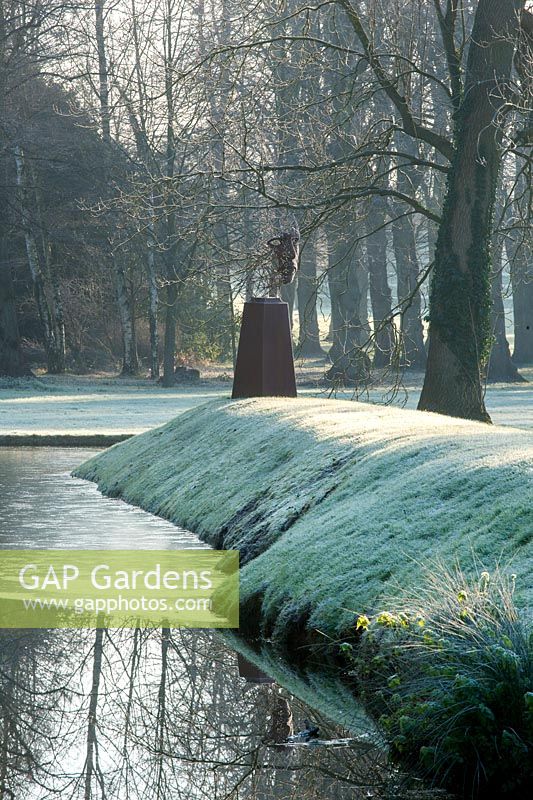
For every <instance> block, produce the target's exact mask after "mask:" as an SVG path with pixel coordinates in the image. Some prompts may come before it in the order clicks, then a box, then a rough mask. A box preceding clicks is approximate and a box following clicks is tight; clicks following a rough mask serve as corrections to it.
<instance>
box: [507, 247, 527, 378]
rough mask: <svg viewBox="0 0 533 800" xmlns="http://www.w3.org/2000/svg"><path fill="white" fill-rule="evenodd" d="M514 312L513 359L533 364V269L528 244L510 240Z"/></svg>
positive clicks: (509, 250)
mask: <svg viewBox="0 0 533 800" xmlns="http://www.w3.org/2000/svg"><path fill="white" fill-rule="evenodd" d="M507 247H508V257H509V262H510V265H511V282H512V288H513V312H514V349H513V361H514V362H515V363H516V364H533V269H532V268H531V262H530V263H528V259H527V258H526V257H525V255H526V245H525V244H524V243H522V244H519V245H518V246H517V245H515V244H514V243H511V242H508V244H507Z"/></svg>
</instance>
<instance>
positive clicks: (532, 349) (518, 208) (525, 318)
mask: <svg viewBox="0 0 533 800" xmlns="http://www.w3.org/2000/svg"><path fill="white" fill-rule="evenodd" d="M531 81H532V92H533V78H531ZM531 114H532V116H533V112H531ZM532 121H533V120H532ZM516 172H517V174H516V188H515V197H514V203H513V216H514V217H515V219H518V220H522V221H524V222H525V221H526V220H529V221H530V218H531V212H530V207H531V206H530V204H531V201H532V187H531V186H528V184H527V181H526V178H525V175H524V174H523V173H522V172H521V171H520V165H519V164H518V160H517V165H516ZM528 234H530V231H529V230H526V232H525V233H524V234H521V233H520V231H515V232H514V235H513V238H510V237H509V236H507V237H506V238H505V247H506V253H507V259H508V261H509V270H510V273H511V286H512V290H513V315H514V350H513V361H514V362H515V364H533V244H532V242H531V236H530V235H529V238H528Z"/></svg>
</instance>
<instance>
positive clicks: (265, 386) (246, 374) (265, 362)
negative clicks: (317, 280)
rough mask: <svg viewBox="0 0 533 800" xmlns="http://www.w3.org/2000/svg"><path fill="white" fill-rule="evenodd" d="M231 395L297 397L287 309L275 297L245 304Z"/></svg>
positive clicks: (253, 299)
mask: <svg viewBox="0 0 533 800" xmlns="http://www.w3.org/2000/svg"><path fill="white" fill-rule="evenodd" d="M231 396H232V397H233V398H234V399H236V398H238V397H296V380H295V377H294V359H293V355H292V341H291V329H290V325H289V307H288V305H287V303H284V302H282V301H281V300H278V298H277V297H254V298H252V300H250V301H249V302H247V303H245V304H244V313H243V317H242V325H241V335H240V338H239V350H238V353H237V365H236V367H235V378H234V380H233V393H232V395H231Z"/></svg>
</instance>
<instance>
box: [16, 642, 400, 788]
mask: <svg viewBox="0 0 533 800" xmlns="http://www.w3.org/2000/svg"><path fill="white" fill-rule="evenodd" d="M0 647H1V649H0V797H1V798H2V800H4V799H7V798H17V800H19V799H23V800H25V799H26V798H28V799H29V800H40V798H49V797H52V796H57V797H61V800H69V799H70V798H83V800H90V799H91V798H102V800H103V799H104V798H108V800H111V799H112V800H122V799H123V800H130V798H131V800H138V799H140V798H148V797H149V798H151V799H152V800H181V798H183V800H185V799H186V800H196V798H198V800H200V798H209V800H222V798H235V799H237V798H243V800H244V798H246V800H267V798H268V800H270V799H271V798H278V799H279V800H293V799H294V800H296V799H298V800H306V798H309V800H311V798H313V800H317V799H319V798H327V799H328V800H348V798H359V797H360V798H363V797H365V798H366V797H369V796H373V797H390V796H391V795H390V794H387V793H386V786H387V785H388V783H389V773H388V771H387V768H386V765H385V763H384V758H383V755H382V754H381V751H380V750H379V749H377V748H376V747H375V746H373V745H371V744H370V743H369V742H365V741H355V740H351V744H350V746H349V747H343V748H338V747H327V746H323V747H318V746H314V747H313V746H311V744H310V743H309V746H296V745H295V743H294V741H293V742H292V744H291V743H290V737H291V736H292V737H293V740H294V736H295V734H294V731H301V730H304V729H305V725H306V723H305V722H304V720H307V719H310V720H312V721H313V722H312V724H313V726H318V727H319V728H320V736H321V739H322V740H323V741H326V742H327V741H328V740H333V741H343V740H344V741H350V740H347V739H346V737H347V736H348V734H347V732H346V731H345V730H342V729H340V728H338V727H337V726H335V725H332V724H331V723H329V722H328V721H327V720H326V719H324V718H323V717H322V716H321V715H320V714H318V713H317V712H316V711H315V710H313V709H310V708H309V707H307V706H305V704H303V703H301V702H300V701H299V700H297V699H295V698H294V697H293V696H291V695H290V694H289V693H288V692H287V691H286V690H284V689H282V688H281V687H280V686H278V685H277V684H275V683H272V682H265V681H263V682H261V683H255V682H254V683H251V682H250V681H249V680H247V679H246V677H241V676H240V675H239V669H238V663H237V656H236V654H235V653H234V652H233V651H231V650H230V649H228V648H227V647H226V646H225V644H224V642H223V641H222V639H221V637H220V636H218V635H215V634H212V633H211V632H206V631H185V630H183V631H182V630H172V631H170V630H163V631H150V630H129V631H116V630H113V631H111V630H110V631H107V630H99V631H72V630H68V631H15V632H8V631H4V632H3V633H2V635H1V637H0ZM369 791H370V794H369Z"/></svg>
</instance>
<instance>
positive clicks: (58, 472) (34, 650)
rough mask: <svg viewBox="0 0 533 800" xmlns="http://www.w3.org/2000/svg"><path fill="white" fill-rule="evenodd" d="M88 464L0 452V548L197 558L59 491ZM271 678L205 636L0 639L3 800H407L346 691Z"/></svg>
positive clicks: (178, 539) (168, 531) (184, 538)
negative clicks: (175, 553) (173, 553)
mask: <svg viewBox="0 0 533 800" xmlns="http://www.w3.org/2000/svg"><path fill="white" fill-rule="evenodd" d="M93 452H94V451H89V450H82V449H69V450H60V449H55V448H43V449H31V448H27V449H25V448H13V449H8V448H6V449H0V547H1V548H4V549H6V548H86V549H87V548H116V549H120V548H132V547H138V548H140V549H147V548H157V549H167V548H189V547H204V546H205V545H203V544H202V543H201V542H200V541H199V540H198V539H197V538H196V537H195V536H194V535H193V534H191V533H189V532H188V531H185V530H182V529H180V528H177V527H176V526H174V525H172V524H170V523H168V522H165V521H163V520H160V519H158V518H156V517H153V516H151V515H150V514H147V513H145V512H143V511H140V510H138V509H134V508H132V507H131V506H128V505H127V504H125V503H123V502H122V501H119V500H112V499H108V498H104V497H102V496H101V495H100V494H99V493H98V491H97V490H96V488H95V487H94V486H93V485H92V484H90V483H87V482H85V481H81V480H78V479H75V478H72V477H71V476H70V471H71V470H72V469H73V468H74V467H76V466H77V465H78V464H80V463H81V462H82V461H84V460H85V459H86V458H88V457H89V456H90V455H91V454H92V453H93ZM248 655H249V654H248ZM264 663H266V662H261V666H262V667H263V668H265V667H264ZM270 665H271V666H272V672H277V674H278V679H279V675H282V676H285V677H284V678H282V679H281V683H277V682H275V681H274V680H273V679H272V678H271V677H270V676H269V675H268V674H265V673H264V672H262V671H261V670H259V669H258V668H257V667H254V665H253V664H251V663H250V662H249V661H247V660H246V659H245V658H243V656H242V655H237V653H236V652H235V651H234V650H233V649H232V647H230V646H229V645H228V643H227V641H225V640H224V639H223V638H222V637H221V636H219V635H218V634H216V633H214V632H212V631H200V630H198V631H194V630H193V631H191V630H179V629H178V630H163V631H160V630H159V631H158V630H156V631H150V630H125V631H117V630H109V631H83V630H82V631H75V630H65V631H44V630H42V631H7V630H4V631H1V632H0V798H2V800H4V798H17V799H18V798H22V800H26V798H27V799H28V800H42V799H44V798H52V797H54V798H58V797H59V798H62V799H63V798H76V799H77V798H83V800H91V798H98V799H99V800H100V799H101V800H130V798H131V800H141V798H143V799H144V798H146V799H147V800H148V798H149V799H150V800H181V799H182V798H183V800H185V799H186V800H197V799H198V800H204V799H205V800H223V799H224V800H230V798H232V799H233V800H238V799H239V798H242V800H267V798H277V800H306V799H307V798H309V800H311V798H314V799H315V800H326V798H327V799H328V800H348V798H368V797H376V798H385V797H388V798H391V797H403V796H404V795H403V794H401V793H398V792H396V791H395V790H393V789H392V784H391V781H392V783H393V784H394V783H395V781H396V777H395V776H394V775H393V774H392V773H391V772H390V770H389V768H388V767H387V765H386V764H385V759H384V756H383V752H382V749H381V747H379V746H377V745H376V744H375V743H373V741H372V740H371V738H370V737H369V736H368V734H367V733H365V732H364V731H363V730H362V728H361V717H360V710H359V709H358V708H357V706H356V704H355V703H353V705H352V704H351V700H350V699H349V698H350V697H351V696H350V695H349V693H348V692H347V691H344V694H343V691H342V690H339V689H338V687H335V686H334V685H333V684H334V682H333V683H331V681H330V679H329V677H328V678H327V677H326V676H325V675H324V676H321V675H318V676H317V675H316V674H315V676H314V677H313V679H312V680H311V681H309V679H308V678H306V679H305V680H304V678H303V677H302V676H301V675H296V674H295V673H293V672H292V671H291V670H290V668H289V667H288V665H285V664H281V663H279V660H276V659H271V662H270ZM281 684H283V685H281ZM285 687H290V689H291V691H289V690H288V689H287V688H285ZM297 695H298V696H297ZM302 697H303V698H304V699H305V701H304V700H302V699H301V698H302ZM330 698H331V700H330ZM339 698H341V699H340V700H339ZM347 698H348V699H347ZM328 703H329V704H330V705H331V713H329V712H328ZM341 707H342V712H341V711H339V709H340V708H341ZM332 717H333V718H334V720H335V721H332ZM308 727H309V728H318V729H319V730H318V731H314V734H313V737H312V738H308V737H307V736H305V735H304V736H301V737H298V732H300V731H302V730H305V729H306V728H308ZM295 735H296V738H295V739H294V738H293V739H291V737H294V736H295ZM398 791H399V790H398ZM410 796H412V795H410Z"/></svg>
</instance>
